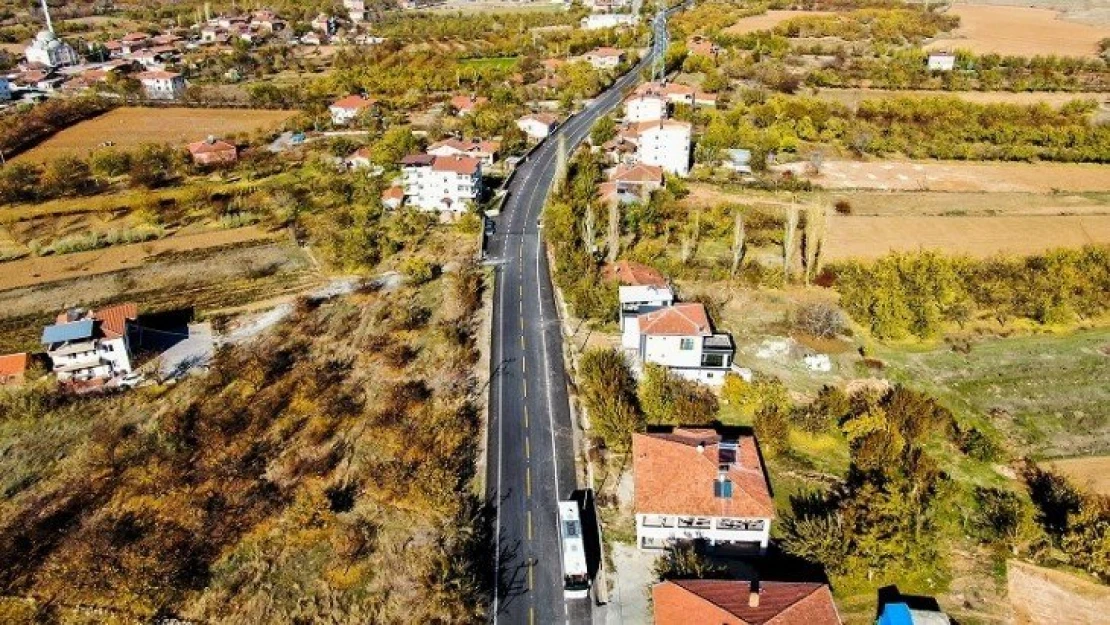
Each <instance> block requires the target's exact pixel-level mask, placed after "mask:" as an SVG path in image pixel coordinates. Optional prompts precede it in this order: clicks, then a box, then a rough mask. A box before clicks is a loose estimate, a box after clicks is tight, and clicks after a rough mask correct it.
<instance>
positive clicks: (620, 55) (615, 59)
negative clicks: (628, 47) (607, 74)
mask: <svg viewBox="0 0 1110 625" xmlns="http://www.w3.org/2000/svg"><path fill="white" fill-rule="evenodd" d="M582 58H583V59H584V60H585V61H586V62H587V63H589V64H590V65H592V66H593V68H594V69H600V70H606V69H616V68H618V67H620V65H621V63H623V62H624V58H625V55H624V50H621V49H618V48H610V47H600V48H594V49H593V50H590V51H589V52H587V53H586V54H584V55H582Z"/></svg>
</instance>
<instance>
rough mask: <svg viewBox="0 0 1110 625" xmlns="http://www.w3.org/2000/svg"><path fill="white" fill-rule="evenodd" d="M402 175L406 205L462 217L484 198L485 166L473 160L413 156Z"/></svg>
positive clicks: (462, 157) (410, 157)
mask: <svg viewBox="0 0 1110 625" xmlns="http://www.w3.org/2000/svg"><path fill="white" fill-rule="evenodd" d="M401 174H402V181H403V186H404V189H405V202H406V203H409V204H411V205H413V206H416V207H418V208H421V209H423V210H429V211H440V212H450V213H455V214H459V213H463V212H466V210H467V207H468V206H469V205H470V204H472V203H474V202H477V201H479V199H480V198H481V196H482V162H481V161H479V160H478V159H476V158H473V157H469V156H435V155H432V154H412V155H409V156H406V157H405V158H404V159H403V160H402V161H401Z"/></svg>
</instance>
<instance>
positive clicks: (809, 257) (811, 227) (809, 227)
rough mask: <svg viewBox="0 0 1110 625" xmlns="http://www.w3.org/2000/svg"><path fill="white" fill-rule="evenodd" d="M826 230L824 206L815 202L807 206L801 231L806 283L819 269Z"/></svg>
mask: <svg viewBox="0 0 1110 625" xmlns="http://www.w3.org/2000/svg"><path fill="white" fill-rule="evenodd" d="M826 231H827V226H826V215H825V207H824V206H818V205H816V204H810V205H809V206H807V207H806V224H805V231H804V232H803V233H802V249H803V251H804V254H803V257H802V258H803V264H804V265H805V267H804V268H803V270H804V272H805V282H806V284H807V285H808V284H809V282H810V280H812V279H813V277H814V276H816V275H817V274H818V273H819V272H820V271H821V247H822V246H823V245H824V242H825V233H826Z"/></svg>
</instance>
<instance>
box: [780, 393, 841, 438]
mask: <svg viewBox="0 0 1110 625" xmlns="http://www.w3.org/2000/svg"><path fill="white" fill-rule="evenodd" d="M851 409H852V402H851V400H850V399H849V398H848V395H847V394H846V393H845V392H844V391H842V390H840V389H839V388H837V387H835V386H829V385H825V386H824V387H822V388H821V390H820V391H819V392H818V393H817V398H816V399H814V400H813V401H812V402H810V403H809V404H808V405H806V406H803V407H800V408H798V409H795V410H793V411H792V412H791V417H792V418H793V421H794V424H795V425H797V426H798V428H799V429H801V430H803V431H806V432H809V433H811V434H820V433H822V432H827V431H828V430H829V428H830V427H832V426H833V425H834V424H836V423H839V422H840V420H841V419H843V418H845V417H846V416H847V415H848V413H849V412H850V411H851Z"/></svg>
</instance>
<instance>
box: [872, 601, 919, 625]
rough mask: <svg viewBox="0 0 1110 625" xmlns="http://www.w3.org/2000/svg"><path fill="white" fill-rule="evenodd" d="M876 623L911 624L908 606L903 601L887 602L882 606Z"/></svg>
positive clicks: (911, 619) (890, 624)
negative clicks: (880, 614)
mask: <svg viewBox="0 0 1110 625" xmlns="http://www.w3.org/2000/svg"><path fill="white" fill-rule="evenodd" d="M878 625H913V614H910V606H908V605H906V604H904V603H888V604H886V605H885V606H883V614H882V616H880V617H879V624H878Z"/></svg>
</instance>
